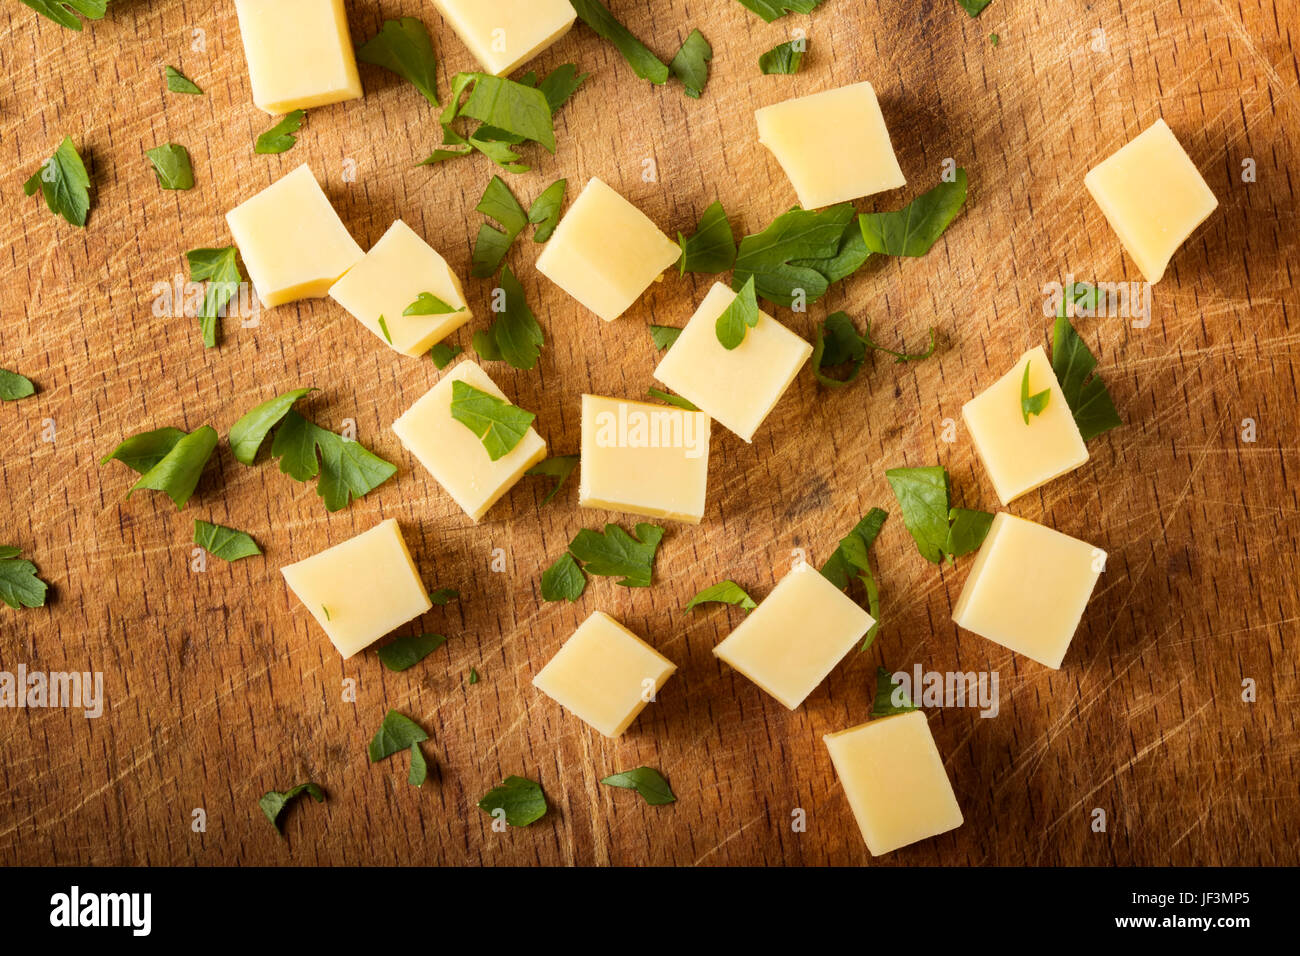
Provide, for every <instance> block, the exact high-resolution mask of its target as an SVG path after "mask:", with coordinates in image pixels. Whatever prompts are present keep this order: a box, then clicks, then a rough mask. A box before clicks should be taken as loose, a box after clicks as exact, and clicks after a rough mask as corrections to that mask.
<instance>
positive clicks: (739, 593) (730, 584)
mask: <svg viewBox="0 0 1300 956" xmlns="http://www.w3.org/2000/svg"><path fill="white" fill-rule="evenodd" d="M701 604H738V605H740V607H742V608H744V609H745V610H746V611H752V610H754V608H756V607H758V605H757V604H756V603H755V602H754V599H753V598H752V597H750V596H749V595H748V594H746V593H745V589H744V588H742V587H741V586H740V585H739V584H737V583H736V582H735V581H732V580H726V581H720V582H718V583H717V584H715V585H713V586H712V587H707V588H705V589H704V590H703V591H701V592H700V593H699V594H697V595H695V597H693V598H691V600H690V603H688V604H687V605H686V610H687V611H690V610H694V609H695V608H697V607H699V606H700V605H701ZM606 782H607V781H604V780H602V781H601V783H606Z"/></svg>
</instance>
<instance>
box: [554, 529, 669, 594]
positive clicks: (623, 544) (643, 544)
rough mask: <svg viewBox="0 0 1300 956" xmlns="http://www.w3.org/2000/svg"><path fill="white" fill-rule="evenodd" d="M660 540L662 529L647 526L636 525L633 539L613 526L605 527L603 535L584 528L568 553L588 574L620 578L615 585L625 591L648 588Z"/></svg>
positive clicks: (662, 535) (575, 538)
mask: <svg viewBox="0 0 1300 956" xmlns="http://www.w3.org/2000/svg"><path fill="white" fill-rule="evenodd" d="M663 537H664V529H663V528H661V527H659V526H658V525H653V524H648V523H641V524H638V525H637V526H636V531H635V536H633V535H630V534H628V533H627V532H626V531H624V530H623V529H622V528H621V527H619V526H618V525H616V524H607V525H605V530H604V531H603V532H601V531H592V530H590V529H588V528H583V529H582V530H581V531H579V532H578V534H577V536H576V537H574V539H573V542H572V543H571V544H570V545H569V553H570V554H571V555H573V557H574V558H576V559H577V560H578V561H580V562H582V567H583V570H584V571H586V572H587V573H588V574H596V575H599V576H601V577H612V578H619V579H620V580H619V581H618V582H617V583H618V584H620V585H622V586H623V587H625V588H648V587H649V586H650V582H651V579H652V577H653V574H654V561H655V554H656V552H657V551H658V550H659V544H660V542H661V541H663Z"/></svg>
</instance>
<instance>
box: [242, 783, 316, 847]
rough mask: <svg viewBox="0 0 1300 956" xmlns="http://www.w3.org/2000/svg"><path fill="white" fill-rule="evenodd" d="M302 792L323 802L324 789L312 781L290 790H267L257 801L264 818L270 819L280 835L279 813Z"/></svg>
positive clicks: (281, 833)
mask: <svg viewBox="0 0 1300 956" xmlns="http://www.w3.org/2000/svg"><path fill="white" fill-rule="evenodd" d="M304 793H305V794H307V795H309V796H310V797H311V798H312V799H313V800H315V801H316V802H317V803H324V802H325V791H324V790H322V789H321V788H320V787H318V786H317V785H316V784H314V783H300V784H298V786H296V787H294V788H292V789H291V790H286V791H284V792H283V793H280V792H279V791H277V790H268V791H267V792H266V793H264V794H263V795H262V798H261V799H260V800H258V801H257V805H258V806H259V807H261V808H262V812H263V813H264V814H266V818H267V819H268V820H270V821H271V825H272V826H273V827H275V830H276V832H277V833H279V834H280V835H281V836H283V835H284V831H283V830H282V829H281V828H280V815H281V814H282V813H284V808H285V807H287V806H288V805H289V804H291V803H292V802H293V801H294V800H296V799H298V797H300V796H302V795H303V794H304Z"/></svg>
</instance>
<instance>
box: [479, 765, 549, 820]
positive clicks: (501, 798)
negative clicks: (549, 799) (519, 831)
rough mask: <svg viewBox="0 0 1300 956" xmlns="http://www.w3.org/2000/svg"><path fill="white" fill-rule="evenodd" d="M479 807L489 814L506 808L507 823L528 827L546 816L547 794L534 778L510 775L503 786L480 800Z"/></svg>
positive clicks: (494, 789) (490, 791)
mask: <svg viewBox="0 0 1300 956" xmlns="http://www.w3.org/2000/svg"><path fill="white" fill-rule="evenodd" d="M478 808H479V809H480V810H482V811H483V812H484V813H486V814H488V815H489V816H494V815H495V813H496V811H498V810H504V811H505V817H506V823H508V824H510V825H511V826H512V827H526V826H528V825H529V824H530V823H536V822H537V821H538V820H540V819H541V818H542V817H544V816H546V811H547V806H546V794H544V793H543V792H542V788H541V786H540V785H539V784H537V783H535V782H533V781H532V780H528V779H526V778H524V777H515V776H510V777H506V779H505V780H504V781H503V782H502V784H501V786H499V787H493V788H492V789H491V790H489V791H488V792H487V793H486V794H485V795H484V797H483V799H482V800H480V801H479V802H478Z"/></svg>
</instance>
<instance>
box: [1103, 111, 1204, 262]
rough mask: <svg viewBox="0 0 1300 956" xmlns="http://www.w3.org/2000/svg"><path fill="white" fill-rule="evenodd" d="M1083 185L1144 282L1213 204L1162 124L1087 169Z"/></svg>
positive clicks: (1197, 176) (1185, 155) (1202, 180)
mask: <svg viewBox="0 0 1300 956" xmlns="http://www.w3.org/2000/svg"><path fill="white" fill-rule="evenodd" d="M1083 182H1084V185H1085V186H1087V187H1088V191H1089V192H1090V193H1092V198H1093V199H1095V200H1097V205H1099V206H1100V207H1101V211H1102V212H1103V213H1105V215H1106V219H1107V220H1108V221H1109V222H1110V226H1111V228H1112V229H1114V230H1115V233H1116V234H1117V235H1118V236H1119V241H1120V244H1121V245H1123V247H1124V248H1125V250H1127V251H1128V254H1129V255H1130V256H1132V257H1133V261H1134V262H1136V263H1137V267H1138V268H1139V269H1140V270H1141V271H1142V275H1144V276H1145V277H1146V280H1147V281H1148V282H1150V283H1153V284H1154V283H1156V282H1159V281H1160V279H1161V278H1162V277H1163V276H1164V274H1165V267H1166V266H1168V265H1169V260H1170V259H1171V258H1173V255H1174V253H1175V252H1176V251H1178V247H1179V246H1181V245H1182V244H1183V243H1184V242H1185V241H1186V240H1187V237H1188V236H1190V235H1191V234H1192V232H1193V231H1195V229H1196V227H1197V226H1199V225H1200V224H1201V223H1203V222H1205V220H1206V219H1207V218H1208V217H1209V215H1210V213H1212V212H1214V210H1215V209H1216V208H1217V207H1218V205H1219V200H1218V199H1216V198H1215V197H1214V193H1212V192H1210V187H1209V186H1207V185H1206V184H1205V179H1204V178H1203V177H1202V176H1201V174H1200V171H1199V170H1197V168H1196V164H1195V163H1193V162H1192V158H1191V157H1190V156H1188V155H1187V152H1186V150H1184V149H1183V147H1182V145H1181V144H1180V143H1179V142H1178V138H1177V137H1176V136H1174V133H1173V130H1171V129H1170V128H1169V126H1168V124H1166V123H1165V121H1164V120H1162V119H1159V120H1156V121H1155V123H1154V124H1153V125H1152V126H1151V128H1150V129H1148V130H1147V131H1146V132H1144V133H1142V134H1140V135H1139V136H1138V137H1137V138H1136V139H1135V140H1133V141H1132V142H1131V143H1129V144H1128V145H1127V146H1124V147H1122V148H1121V149H1120V150H1119V152H1117V153H1115V154H1114V155H1113V156H1111V157H1110V158H1109V159H1107V160H1105V161H1104V162H1102V163H1101V164H1100V165H1098V166H1097V167H1095V168H1094V169H1092V170H1091V171H1089V173H1088V175H1087V176H1085V177H1084V178H1083Z"/></svg>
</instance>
